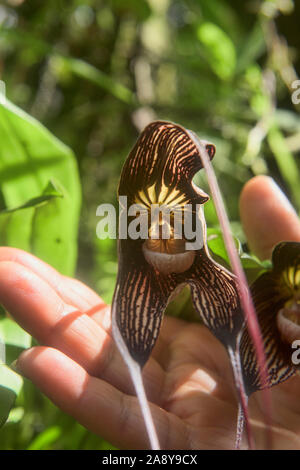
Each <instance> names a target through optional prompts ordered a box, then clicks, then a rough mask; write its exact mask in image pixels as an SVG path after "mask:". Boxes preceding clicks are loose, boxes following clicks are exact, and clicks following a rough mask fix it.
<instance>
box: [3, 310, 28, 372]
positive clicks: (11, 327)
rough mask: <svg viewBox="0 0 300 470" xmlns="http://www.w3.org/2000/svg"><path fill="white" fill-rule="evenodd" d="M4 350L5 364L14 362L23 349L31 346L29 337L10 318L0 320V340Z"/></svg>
mask: <svg viewBox="0 0 300 470" xmlns="http://www.w3.org/2000/svg"><path fill="white" fill-rule="evenodd" d="M1 338H2V340H3V342H4V344H5V348H6V351H5V353H6V360H5V363H6V364H11V363H12V362H13V361H15V360H16V359H17V358H18V357H19V355H20V354H21V352H22V351H23V350H24V349H27V348H29V347H30V346H31V336H30V335H29V334H28V333H26V331H24V330H23V328H21V327H20V326H19V325H18V324H17V323H16V322H15V321H13V320H12V319H10V318H7V317H5V318H1V319H0V340H1Z"/></svg>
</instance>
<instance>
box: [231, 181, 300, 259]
mask: <svg viewBox="0 0 300 470" xmlns="http://www.w3.org/2000/svg"><path fill="white" fill-rule="evenodd" d="M240 216H241V221H242V225H243V228H244V231H245V234H246V237H247V240H248V243H249V247H250V249H251V250H252V251H253V252H254V253H255V254H256V255H257V256H259V257H260V258H261V259H267V258H270V256H271V253H272V249H273V247H274V246H275V245H276V244H277V243H279V242H280V241H300V221H299V218H298V216H297V214H296V212H295V210H294V209H293V207H292V205H291V204H290V202H289V201H288V199H287V198H286V196H285V195H284V193H283V192H282V191H281V189H280V188H279V186H277V184H276V183H275V182H274V180H273V179H272V178H270V177H268V176H256V177H255V178H252V179H251V180H250V181H248V183H246V185H245V186H244V188H243V190H242V193H241V197H240Z"/></svg>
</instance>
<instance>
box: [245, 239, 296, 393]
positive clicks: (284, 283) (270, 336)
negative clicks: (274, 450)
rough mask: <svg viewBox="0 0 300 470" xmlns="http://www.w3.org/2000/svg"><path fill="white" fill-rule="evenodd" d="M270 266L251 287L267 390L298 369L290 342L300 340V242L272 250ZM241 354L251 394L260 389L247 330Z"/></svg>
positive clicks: (247, 386)
mask: <svg viewBox="0 0 300 470" xmlns="http://www.w3.org/2000/svg"><path fill="white" fill-rule="evenodd" d="M272 263H273V267H272V270H270V271H269V272H265V273H264V274H262V275H261V276H260V277H259V278H258V279H257V280H256V281H255V282H254V283H253V285H252V286H251V291H252V295H253V301H254V305H255V308H256V313H257V316H258V321H259V324H260V327H261V332H262V336H263V341H264V347H265V353H266V359H267V366H268V382H269V386H270V387H271V386H273V385H276V384H279V383H281V382H284V381H285V380H287V379H288V378H289V377H291V376H292V375H293V374H294V373H295V371H296V367H297V364H295V363H293V353H294V352H295V349H294V348H293V342H294V341H295V340H300V243H297V242H282V243H279V244H278V245H277V246H276V247H275V249H274V251H273V254H272ZM240 352H241V364H242V369H243V375H244V382H245V387H246V390H247V393H248V395H250V393H253V392H254V391H256V390H260V389H262V388H263V387H262V385H261V383H260V377H259V372H258V367H257V362H256V359H255V358H256V355H255V352H254V348H253V345H252V342H251V339H250V337H249V334H248V332H247V331H245V332H244V333H243V336H242V339H241V345H240ZM298 367H299V366H298Z"/></svg>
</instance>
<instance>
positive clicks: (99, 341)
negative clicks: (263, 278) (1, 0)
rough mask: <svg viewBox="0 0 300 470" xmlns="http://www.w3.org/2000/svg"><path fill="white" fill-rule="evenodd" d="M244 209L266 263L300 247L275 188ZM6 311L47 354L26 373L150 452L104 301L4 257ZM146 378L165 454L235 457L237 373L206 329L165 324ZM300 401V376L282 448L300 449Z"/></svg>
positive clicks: (114, 434) (120, 440) (261, 191)
mask: <svg viewBox="0 0 300 470" xmlns="http://www.w3.org/2000/svg"><path fill="white" fill-rule="evenodd" d="M240 203H241V219H242V222H243V225H244V228H245V232H246V235H247V237H248V241H249V245H250V247H252V249H253V250H254V252H256V254H257V255H258V256H260V257H262V258H266V257H269V256H270V253H271V249H272V247H273V246H274V245H275V244H276V243H278V242H279V241H281V240H296V241H300V222H299V220H298V218H297V215H296V214H295V212H294V211H293V210H292V208H291V207H290V206H289V205H288V203H287V200H286V199H285V198H284V197H283V196H282V195H281V193H280V192H279V189H278V188H276V187H274V186H273V183H272V182H271V180H270V179H269V178H266V177H257V178H254V179H252V180H251V181H250V182H249V183H248V184H247V185H246V186H245V188H244V190H243V192H242V195H241V201H240ZM0 303H2V304H3V305H4V307H5V308H6V309H7V310H8V311H9V312H10V314H11V315H12V316H13V317H14V318H15V320H16V321H17V322H18V323H19V324H20V325H21V326H22V327H23V328H25V329H26V330H27V331H28V332H30V333H31V334H32V335H33V336H34V337H35V338H36V339H37V340H38V341H39V343H41V344H42V346H36V347H34V348H31V349H29V350H27V351H25V352H23V353H22V354H21V356H20V358H19V359H18V362H17V368H18V370H19V371H20V373H22V374H23V375H24V376H25V377H27V378H29V379H30V380H31V381H32V382H33V383H34V384H36V386H37V387H39V388H40V389H41V390H42V392H43V393H45V394H46V395H47V396H48V397H49V398H50V399H51V400H52V401H53V402H54V403H55V404H56V405H57V406H58V407H60V408H61V409H62V410H63V411H65V412H66V413H69V414H70V415H72V416H74V418H75V419H77V420H78V421H79V422H80V423H81V424H82V425H84V426H86V427H87V428H88V429H90V430H91V431H93V432H94V433H96V434H99V435H101V437H103V438H104V439H106V440H108V441H110V442H111V443H112V444H114V445H115V446H117V447H119V448H123V449H130V448H134V449H139V448H144V449H145V448H147V447H148V445H149V444H148V438H147V434H146V430H145V426H144V422H143V418H142V415H141V412H140V408H139V404H138V402H137V399H136V398H135V396H134V391H133V386H132V384H131V380H130V378H129V375H128V372H127V369H126V366H125V365H124V363H123V361H122V358H121V357H120V355H119V352H118V351H117V348H116V347H115V345H114V342H113V340H112V336H111V331H110V329H111V323H110V309H109V307H108V306H107V305H105V304H104V302H103V301H102V300H101V298H100V297H99V296H98V295H97V294H96V293H95V292H93V291H92V290H91V289H89V288H88V287H87V286H85V285H84V284H82V283H80V282H79V281H77V280H74V279H70V278H66V277H65V276H62V275H60V274H59V273H57V271H55V270H54V269H53V268H51V267H50V266H48V265H46V264H45V263H43V262H42V261H40V260H38V259H37V258H35V257H33V256H32V255H30V254H28V253H25V252H23V251H20V250H16V249H14V248H5V247H3V248H0ZM143 377H144V383H145V388H146V392H147V396H148V398H149V400H150V401H151V402H152V405H151V411H152V414H153V418H154V422H155V425H156V428H157V432H158V437H159V440H160V444H161V447H162V448H163V449H229V448H233V446H234V441H235V431H236V415H237V400H236V394H235V390H234V385H233V378H232V372H231V367H230V363H229V360H228V357H227V353H226V351H225V349H224V347H223V346H222V344H221V343H220V342H219V341H217V340H216V339H215V337H214V336H213V335H212V334H211V333H210V332H209V331H208V330H207V329H206V328H205V327H204V326H201V325H199V324H192V323H186V322H184V321H182V320H180V319H175V318H171V317H165V318H164V320H163V325H162V329H161V332H160V337H159V340H158V342H157V344H156V346H155V348H154V351H153V354H152V356H151V358H150V360H149V361H148V363H147V364H146V366H145V368H144V371H143ZM299 392H300V377H299V376H295V377H293V378H291V379H289V380H288V381H287V382H285V383H284V384H281V385H278V386H276V387H274V388H273V389H272V398H273V410H274V416H273V444H274V448H281V449H287V448H294V449H295V448H300V429H299V422H300V420H299V418H300V405H299V394H300V393H299ZM260 396H261V393H260V392H257V393H255V394H254V395H253V397H251V398H250V415H251V417H252V418H253V421H252V424H253V431H254V436H255V440H256V447H257V448H262V447H263V445H264V421H263V413H262V411H261V402H260ZM244 446H245V447H246V443H245V444H244Z"/></svg>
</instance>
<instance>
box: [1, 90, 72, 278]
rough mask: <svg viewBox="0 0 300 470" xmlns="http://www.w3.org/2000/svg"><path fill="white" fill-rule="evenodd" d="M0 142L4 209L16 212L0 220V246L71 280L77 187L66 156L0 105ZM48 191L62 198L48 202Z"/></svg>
mask: <svg viewBox="0 0 300 470" xmlns="http://www.w3.org/2000/svg"><path fill="white" fill-rule="evenodd" d="M0 140H1V146H0V185H1V192H2V197H3V200H4V202H5V206H6V207H5V208H6V209H14V208H18V207H19V209H22V210H15V211H13V212H10V213H5V214H0V241H1V243H2V244H3V243H5V244H6V245H9V246H15V247H18V248H22V249H25V250H27V251H31V252H33V253H34V254H36V255H37V256H39V257H41V258H42V259H43V260H45V261H47V262H49V263H50V264H51V265H52V266H54V267H55V268H56V269H58V270H59V271H61V272H62V273H63V274H68V275H72V274H73V273H74V269H75V263H76V256H77V230H78V219H79V209H80V183H79V178H78V172H77V166H76V161H75V158H74V155H73V153H72V151H71V150H70V149H69V148H68V147H66V146H65V145H64V144H62V143H61V142H60V141H59V140H58V139H56V138H55V137H54V136H53V135H52V134H51V133H50V132H49V131H48V130H47V129H45V128H44V127H43V126H42V125H41V124H40V123H39V122H37V121H36V120H35V119H33V118H32V117H30V116H29V115H28V114H26V113H24V112H23V111H22V110H20V109H19V108H17V107H16V106H14V105H13V104H12V103H10V102H9V101H7V100H4V99H2V100H1V102H0ZM49 181H51V182H52V183H50V185H51V184H52V186H53V185H54V186H53V187H52V189H51V186H49ZM54 188H55V190H54ZM54 191H55V195H56V196H58V193H59V194H60V195H63V197H55V198H54V197H50V198H49V197H48V196H49V194H52V195H54ZM45 197H46V199H47V204H41V205H38V206H36V207H33V204H32V203H33V202H37V201H41V199H39V198H42V199H44V198H45ZM30 201H31V202H30ZM48 206H49V207H48ZM47 207H48V208H47ZM45 214H46V215H47V216H48V218H47V217H46V215H45ZM41 224H42V226H41ZM36 237H39V240H37V238H36ZM62 253H63V256H62Z"/></svg>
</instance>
